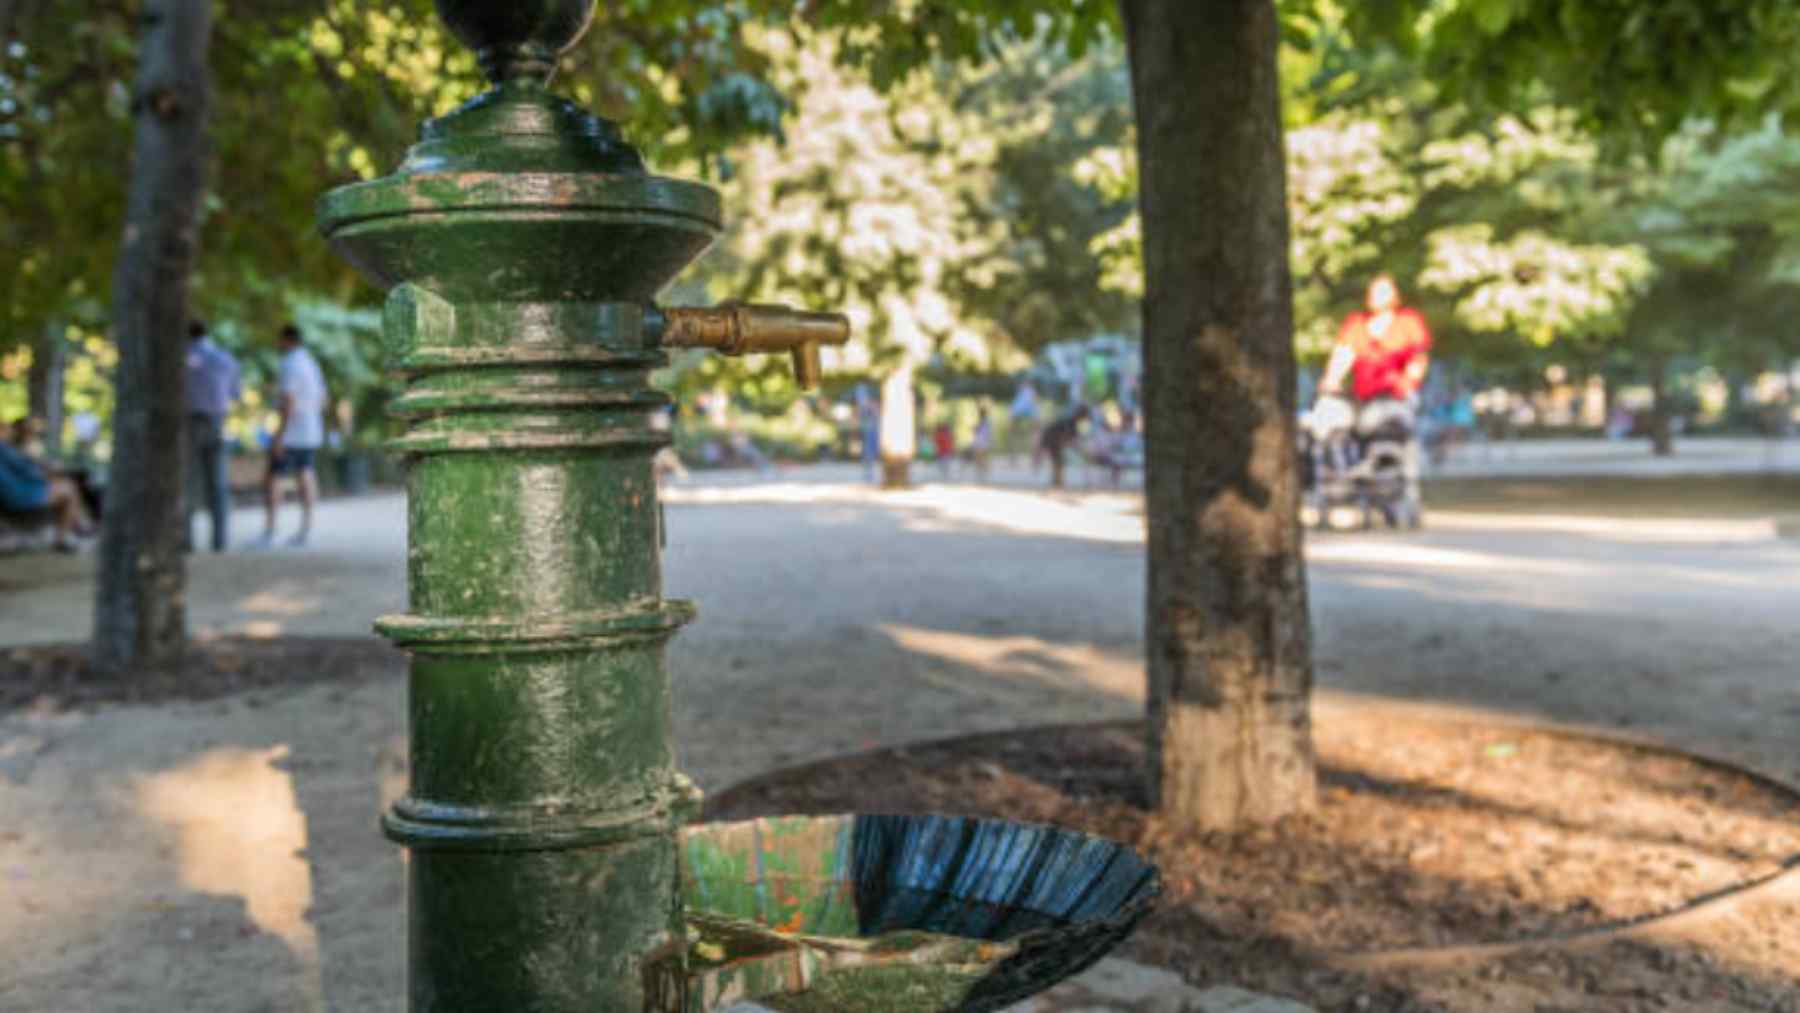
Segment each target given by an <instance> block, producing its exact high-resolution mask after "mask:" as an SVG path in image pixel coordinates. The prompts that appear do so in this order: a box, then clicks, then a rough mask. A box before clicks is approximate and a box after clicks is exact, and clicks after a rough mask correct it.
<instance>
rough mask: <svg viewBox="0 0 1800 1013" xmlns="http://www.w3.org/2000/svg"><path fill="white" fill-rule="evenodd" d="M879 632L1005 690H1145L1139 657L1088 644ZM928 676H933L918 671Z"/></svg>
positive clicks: (963, 688)
mask: <svg viewBox="0 0 1800 1013" xmlns="http://www.w3.org/2000/svg"><path fill="white" fill-rule="evenodd" d="M881 630H882V632H884V633H886V634H887V635H888V636H890V637H892V638H894V642H895V643H897V644H899V645H900V646H901V647H902V648H904V649H905V650H907V651H911V652H913V653H915V654H919V655H922V656H925V657H928V658H937V659H939V660H941V661H944V662H947V663H948V664H950V665H953V666H958V667H965V668H973V669H975V670H977V671H979V672H982V673H983V674H985V675H989V676H993V677H994V679H995V680H996V681H997V682H998V683H1000V684H1001V685H1002V686H1003V687H1012V688H1011V689H1010V690H1009V689H1004V688H1003V689H1002V690H1001V692H1002V693H1007V692H1013V693H1018V692H1031V693H1036V692H1041V691H1042V690H1046V689H1048V690H1054V691H1061V692H1079V693H1093V692H1096V691H1098V692H1101V693H1105V694H1107V695H1108V696H1114V697H1119V698H1122V699H1126V700H1139V699H1142V698H1143V695H1144V666H1143V661H1142V660H1141V659H1140V658H1138V657H1136V656H1134V655H1120V654H1118V653H1115V652H1109V651H1105V650H1102V649H1100V648H1098V647H1096V646H1094V645H1093V644H1091V643H1069V644H1062V643H1056V642H1054V641H1049V640H1043V639H1040V638H1038V637H1027V636H979V635H976V634H970V633H955V632H951V631H948V630H932V629H924V628H921V627H917V626H906V625H902V624H899V623H885V624H883V625H882V626H881ZM920 677H921V678H924V679H927V680H928V681H930V680H932V679H933V675H932V674H931V673H930V672H929V671H927V670H925V669H921V670H920ZM946 688H950V689H954V690H956V691H958V692H964V693H975V692H979V691H980V690H978V688H977V687H974V686H968V685H956V686H951V687H946Z"/></svg>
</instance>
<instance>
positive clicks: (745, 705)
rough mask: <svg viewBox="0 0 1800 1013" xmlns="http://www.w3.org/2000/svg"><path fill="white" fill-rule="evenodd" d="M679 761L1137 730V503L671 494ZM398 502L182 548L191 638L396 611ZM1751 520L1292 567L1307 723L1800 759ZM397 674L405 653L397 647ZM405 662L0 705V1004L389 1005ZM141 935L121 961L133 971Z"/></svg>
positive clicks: (66, 590)
mask: <svg viewBox="0 0 1800 1013" xmlns="http://www.w3.org/2000/svg"><path fill="white" fill-rule="evenodd" d="M673 499H674V500H675V502H674V504H673V505H671V507H670V513H669V522H670V529H671V530H670V546H671V547H670V550H669V553H668V559H667V566H668V585H669V592H670V593H671V594H673V595H685V596H691V597H694V598H697V599H699V600H700V602H701V606H702V612H701V620H700V621H699V622H698V623H696V624H695V625H694V626H693V627H691V628H690V630H689V631H688V632H687V633H685V634H684V635H683V636H682V638H681V639H680V640H679V641H678V643H677V645H676V647H675V648H674V651H673V664H674V668H675V672H676V687H677V694H678V699H677V713H676V723H677V731H678V735H679V737H680V740H681V742H682V744H683V748H682V759H683V763H684V766H685V767H686V768H687V769H688V770H690V771H691V772H692V773H694V774H695V775H696V776H697V777H698V779H699V780H700V781H701V783H702V784H703V785H708V786H713V787H717V786H720V785H722V784H724V783H727V782H729V781H731V780H735V779H736V778H738V777H741V776H746V775H748V774H751V773H755V772H758V771H761V770H766V769H768V768H770V767H773V766H777V765H781V764H784V763H788V762H793V761H797V760H802V759H807V758H811V757H816V756H821V755H827V754H831V753H836V752H842V751H845V750H852V749H860V748H864V747H867V746H872V745H875V744H887V743H894V742H900V741H907V740H912V739H917V738H921V737H932V736H941V735H948V734H954V733H958V732H964V731H975V730H983V729H992V728H1001V727H1008V726H1013V725H1018V724H1025V723H1033V722H1043V721H1065V720H1081V719H1090V718H1102V717H1112V716H1122V715H1130V714H1133V713H1135V712H1136V711H1137V708H1138V700H1139V696H1140V692H1141V674H1140V668H1139V663H1138V660H1137V659H1138V655H1139V652H1140V649H1141V627H1142V619H1143V603H1142V600H1141V593H1140V588H1141V586H1142V573H1143V559H1142V543H1141V520H1140V519H1139V518H1138V516H1137V510H1138V506H1137V503H1136V502H1135V500H1134V499H1133V498H1132V497H1131V496H1129V495H1113V494H1083V495H1068V496H1063V497H1050V496H1046V495H1042V494H1037V493H1026V492H1021V491H1017V490H967V489H958V488H954V487H927V488H925V489H922V490H919V491H916V492H912V493H907V494H904V495H902V496H882V495H879V494H876V493H873V492H870V491H868V490H865V489H861V488H856V487H853V486H848V485H837V484H829V483H818V482H790V483H783V484H754V483H751V484H744V483H737V484H730V485H726V486H715V487H710V488H699V489H692V490H686V491H682V492H680V493H679V494H678V495H676V496H674V497H673ZM402 516H403V514H402V510H401V507H400V501H399V500H398V499H397V498H393V497H388V498H373V499H366V500H359V501H354V502H343V503H336V504H332V505H331V506H330V507H329V508H328V511H327V514H326V515H325V517H324V526H323V528H322V534H321V537H320V539H319V542H318V544H317V546H316V547H315V548H314V549H313V550H311V551H309V552H306V553H291V552H284V553H271V554H266V555H260V556H251V555H231V556H227V557H223V558H213V557H197V558H196V560H195V567H194V576H195V579H194V582H193V592H192V607H193V611H194V619H195V625H196V626H197V627H199V628H203V629H218V630H247V631H255V632H264V633H311V634H327V633H329V634H344V633H358V632H362V631H364V630H366V629H367V628H368V627H367V624H368V621H369V618H370V616H372V615H373V614H375V613H377V612H381V611H385V610H389V609H392V608H395V607H397V606H398V604H399V603H400V601H401V600H402V598H403V589H402V587H401V583H400V581H401V566H400V564H401V559H402V552H403V546H402V536H401V529H400V524H401V518H402ZM1771 532H1772V526H1771V525H1770V524H1768V523H1767V522H1764V521H1759V520H1756V519H1753V518H1752V519H1742V518H1739V519H1731V520H1722V521H1711V522H1679V523H1671V522H1667V521H1643V520H1638V521H1634V520H1632V519H1630V518H1621V519H1617V520H1614V521H1610V522H1608V523H1604V524H1596V523H1594V522H1593V521H1592V519H1578V518H1536V519H1521V518H1519V517H1517V516H1486V517H1484V516H1481V515H1452V514H1439V515H1437V516H1436V517H1435V518H1434V523H1433V527H1432V529H1431V530H1429V531H1427V532H1425V533H1423V534H1421V535H1418V536H1407V537H1404V538H1398V537H1392V536H1386V535H1369V536H1365V535H1345V536H1332V537H1326V538H1322V539H1320V540H1318V541H1317V542H1316V543H1315V544H1314V546H1313V548H1312V553H1311V558H1312V576H1313V593H1314V604H1315V610H1316V616H1317V623H1318V628H1319V659H1320V674H1321V679H1322V681H1323V683H1324V684H1325V685H1326V686H1327V687H1328V689H1327V690H1326V691H1325V692H1324V693H1322V694H1321V708H1320V712H1321V718H1322V719H1323V720H1329V717H1330V714H1331V712H1332V710H1333V708H1335V707H1340V706H1347V705H1352V704H1355V703H1356V702H1358V701H1359V700H1362V699H1368V698H1374V699H1380V700H1394V701H1404V702H1421V703H1443V704H1450V705H1456V706H1465V707H1470V708H1482V709H1488V710H1492V711H1494V712H1497V713H1503V714H1508V715H1515V716H1516V715H1525V716H1546V717H1550V718H1554V719H1557V720H1564V721H1570V722H1580V723H1592V724H1598V725H1603V726H1611V727H1619V726H1625V727H1629V728H1630V729H1631V730H1633V731H1636V732H1639V733H1648V734H1654V735H1658V736H1660V737H1662V738H1664V739H1666V740H1669V741H1674V742H1678V743H1682V744H1686V745H1692V746H1698V747H1702V748H1706V749H1709V750H1711V751H1714V752H1720V753H1726V754H1729V755H1733V756H1736V757H1739V758H1741V759H1744V760H1748V761H1752V762H1756V763H1759V764H1762V765H1765V766H1769V767H1772V768H1778V769H1781V770H1784V771H1786V772H1788V773H1790V774H1797V775H1800V756H1796V751H1795V750H1793V748H1792V743H1793V742H1794V741H1795V740H1796V733H1795V729H1796V728H1797V727H1800V679H1796V675H1795V673H1796V662H1795V658H1797V657H1800V627H1797V626H1796V624H1795V623H1794V622H1793V619H1792V617H1793V616H1795V615H1800V580H1796V579H1795V578H1796V577H1800V543H1795V542H1792V541H1782V540H1779V539H1776V538H1774V537H1772V534H1771ZM90 565H91V561H89V560H80V559H77V560H67V559H59V558H50V557H35V556H34V557H15V558H8V559H0V644H11V643H21V642H30V641H40V640H55V639H67V638H73V637H79V636H81V635H82V634H83V632H84V630H85V627H86V625H87V612H86V609H87V601H88V600H89V596H90V595H91V587H89V586H88V584H87V582H86V577H85V575H86V573H87V570H88V567H89V566H90ZM396 667H397V666H396ZM402 696H403V694H402V691H401V689H400V686H399V684H398V682H397V680H394V679H391V678H384V679H377V680H374V681H372V682H367V683H361V684H356V685H336V684H327V685H321V686H314V687H310V688H306V689H302V690H297V691H293V692H288V693H276V694H267V695H264V696H261V697H257V698H249V699H237V700H231V701H225V702H219V703H210V704H192V705H177V706H170V707H164V708H159V709H144V708H114V709H108V710H103V711H100V712H96V713H92V714H83V715H66V716H55V717H33V716H31V715H17V714H15V715H8V716H5V717H0V813H4V814H5V817H4V820H0V1010H5V1011H12V1010H19V1011H24V1010H81V1011H86V1010H105V1011H111V1010H119V1011H124V1010H141V1009H184V1010H195V1011H221V1013H222V1011H240V1010H264V1009H267V1010H283V1011H285V1010H308V1009H323V1008H334V1009H346V1010H349V1009H354V1010H380V1009H394V1010H397V1009H400V1008H401V1003H400V1000H399V996H400V989H401V981H402V977H403V970H402V967H403V933H402V928H401V879H400V868H401V867H400V864H399V863H400V860H399V858H398V857H397V856H396V854H395V852H394V851H393V850H392V849H391V848H390V847H389V846H388V845H386V844H385V843H384V842H382V841H381V840H380V839H379V837H378V836H377V834H376V832H375V828H374V820H375V816H376V814H377V813H378V812H379V811H380V809H381V808H382V805H383V804H384V800H385V798H386V797H387V796H388V795H390V794H391V793H393V792H395V791H397V790H398V787H399V785H400V783H401V774H400V772H399V769H398V762H397V760H398V757H399V756H400V754H401V749H402V745H401V743H402V741H403V740H402V738H401V736H402V735H403V733H404V723H403V714H402V704H403V699H402ZM125 955H129V959H121V957H122V956H125Z"/></svg>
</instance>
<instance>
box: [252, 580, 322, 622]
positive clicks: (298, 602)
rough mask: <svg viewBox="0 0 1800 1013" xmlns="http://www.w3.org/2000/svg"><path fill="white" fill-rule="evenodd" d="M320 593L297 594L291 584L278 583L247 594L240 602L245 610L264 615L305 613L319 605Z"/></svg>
mask: <svg viewBox="0 0 1800 1013" xmlns="http://www.w3.org/2000/svg"><path fill="white" fill-rule="evenodd" d="M319 604H320V599H319V596H318V595H308V594H296V593H294V590H293V588H292V587H291V586H286V585H285V584H277V585H275V586H273V587H265V588H263V589H262V590H260V591H256V592H254V593H252V594H249V595H246V596H245V597H244V599H243V600H242V601H239V602H238V608H239V609H240V610H242V611H245V612H250V613H253V614H255V615H264V616H298V615H305V614H306V613H308V612H311V611H313V610H315V609H317V608H318V607H319Z"/></svg>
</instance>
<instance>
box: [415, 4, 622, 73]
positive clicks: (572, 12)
mask: <svg viewBox="0 0 1800 1013" xmlns="http://www.w3.org/2000/svg"><path fill="white" fill-rule="evenodd" d="M437 9H438V16H439V17H441V18H443V19H444V24H446V25H448V26H449V28H450V31H451V33H452V34H454V35H455V36H456V37H457V38H458V39H460V40H461V41H462V43H463V44H464V45H466V46H468V47H469V48H470V49H473V50H474V51H475V56H476V58H477V59H478V60H480V61H481V70H482V73H484V74H486V75H487V77H488V80H489V81H492V82H493V83H494V84H504V83H506V82H508V81H519V80H526V81H535V82H536V83H538V84H548V83H549V81H550V77H551V75H553V74H555V73H556V61H557V58H558V57H560V56H562V54H563V53H564V52H565V51H567V50H568V48H569V47H570V46H573V45H574V44H575V40H577V39H579V38H581V33H583V32H585V31H587V26H588V22H589V21H591V20H592V19H593V16H594V0H437Z"/></svg>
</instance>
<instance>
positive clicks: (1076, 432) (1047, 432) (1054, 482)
mask: <svg viewBox="0 0 1800 1013" xmlns="http://www.w3.org/2000/svg"><path fill="white" fill-rule="evenodd" d="M1088 414H1089V412H1088V406H1087V405H1084V404H1077V405H1076V406H1075V407H1074V409H1072V410H1071V411H1070V412H1069V413H1068V414H1067V415H1064V416H1063V417H1062V418H1059V419H1057V420H1056V421H1055V422H1052V423H1050V424H1049V425H1048V426H1045V427H1044V431H1043V434H1042V435H1040V436H1039V437H1038V447H1037V454H1036V455H1034V457H1033V462H1032V464H1033V468H1034V469H1035V467H1036V459H1037V457H1048V458H1049V459H1050V487H1051V488H1052V489H1061V488H1062V487H1063V466H1064V464H1065V463H1066V461H1065V457H1066V455H1067V454H1068V452H1069V448H1070V447H1072V446H1074V445H1075V443H1076V441H1077V440H1079V439H1080V438H1081V424H1082V423H1083V422H1086V421H1087V419H1088Z"/></svg>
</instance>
